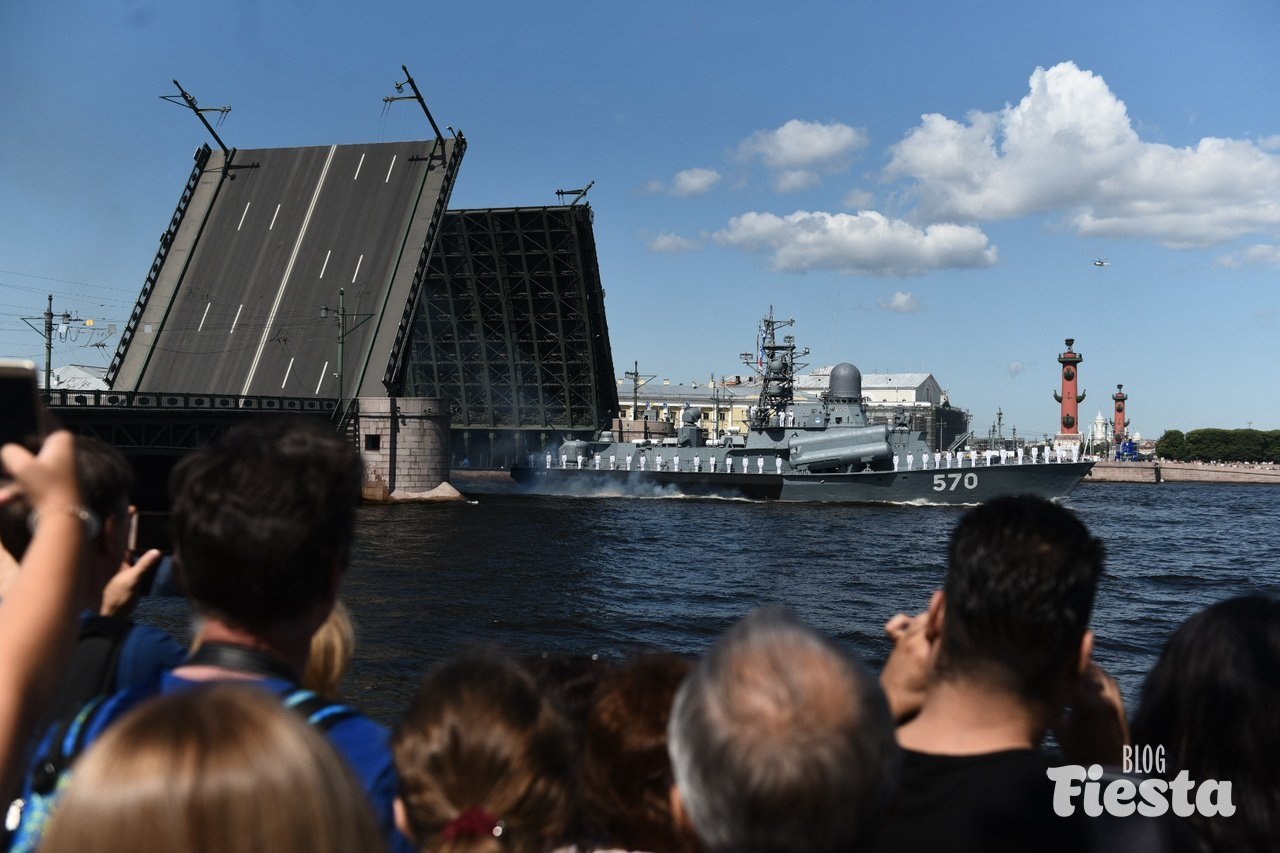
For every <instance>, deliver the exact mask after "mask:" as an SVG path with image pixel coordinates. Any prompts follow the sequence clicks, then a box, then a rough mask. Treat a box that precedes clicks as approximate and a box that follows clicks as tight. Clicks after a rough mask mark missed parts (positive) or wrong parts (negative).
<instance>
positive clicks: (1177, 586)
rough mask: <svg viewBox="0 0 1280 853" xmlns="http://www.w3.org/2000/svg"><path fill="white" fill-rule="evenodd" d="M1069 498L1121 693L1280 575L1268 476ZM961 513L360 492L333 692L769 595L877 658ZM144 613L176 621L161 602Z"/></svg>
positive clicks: (1276, 501) (641, 643) (397, 689)
mask: <svg viewBox="0 0 1280 853" xmlns="http://www.w3.org/2000/svg"><path fill="white" fill-rule="evenodd" d="M1067 506H1069V507H1070V508H1071V509H1073V510H1075V511H1076V512H1078V513H1079V515H1080V517H1081V518H1082V519H1083V520H1084V522H1085V523H1086V524H1087V525H1088V526H1089V528H1090V529H1091V530H1092V531H1093V532H1094V534H1095V535H1097V536H1099V537H1100V538H1101V539H1102V540H1103V542H1104V543H1105V544H1106V547H1107V552H1108V559H1107V574H1106V576H1105V577H1104V579H1103V582H1102V586H1101V590H1100V593H1099V597H1098V602H1097V606H1096V608H1095V612H1094V627H1095V630H1096V631H1097V634H1098V643H1097V652H1096V657H1097V659H1098V660H1099V662H1100V663H1101V664H1102V665H1103V666H1104V667H1105V668H1107V669H1108V670H1109V671H1110V672H1112V674H1114V675H1115V676H1116V677H1117V678H1118V679H1119V680H1120V683H1121V686H1122V688H1123V690H1124V692H1125V696H1126V699H1127V700H1128V702H1129V705H1130V708H1131V709H1132V706H1133V704H1134V703H1135V702H1136V700H1137V696H1138V689H1139V687H1140V685H1141V681H1142V678H1143V676H1144V675H1145V673H1146V671H1147V670H1148V669H1149V668H1150V666H1151V664H1152V663H1153V662H1154V661H1155V658H1156V656H1157V654H1158V653H1159V650H1160V648H1161V646H1162V645H1163V643H1164V641H1165V640H1166V639H1167V638H1168V636H1169V634H1170V633H1171V632H1172V630H1173V629H1174V628H1175V627H1176V626H1177V625H1178V624H1179V623H1180V622H1182V620H1184V619H1185V618H1186V617H1188V616H1190V615H1191V614H1192V613H1194V612H1196V611H1197V610H1200V609H1202V608H1203V607H1205V606H1207V605H1208V604H1211V603H1213V602H1215V601H1219V600H1221V599H1224V598H1229V597H1231V596H1233V595H1239V594H1243V593H1247V592H1257V591H1265V592H1271V593H1276V592H1280V489H1277V488H1272V487H1267V486H1235V485H1232V486H1216V485H1189V484H1187V485H1184V484H1163V485H1159V486H1156V485H1110V484H1107V485H1104V484H1085V485H1082V486H1081V487H1080V488H1079V489H1077V490H1076V492H1075V494H1074V495H1073V496H1072V498H1071V499H1070V500H1069V501H1068V503H1067ZM962 513H963V510H962V509H956V508H944V507H851V506H834V505H826V504H778V503H752V502H746V501H732V500H704V499H688V498H655V499H643V498H559V497H527V496H487V495H486V496H480V497H478V498H477V499H476V500H475V501H474V502H471V503H466V504H448V505H431V504H418V505H401V506H366V507H362V508H361V509H360V515H359V522H358V533H357V537H358V541H357V544H356V549H355V553H354V555H353V558H352V567H351V570H350V572H349V574H348V577H347V579H346V582H345V586H344V590H343V596H344V598H345V599H346V601H347V603H348V605H349V606H350V608H351V611H352V614H353V616H354V618H355V619H356V626H357V632H358V647H357V655H356V661H355V664H354V665H353V668H352V671H351V673H350V675H349V676H348V679H347V684H346V688H347V695H348V697H349V698H350V699H351V700H352V701H353V702H354V703H355V704H358V705H359V706H360V707H362V708H363V709H364V710H366V711H367V712H368V713H370V714H371V715H372V716H375V717H377V718H379V719H381V720H383V721H384V722H393V721H394V720H395V719H396V718H397V717H398V715H399V714H400V712H401V710H402V709H403V707H404V706H405V704H406V703H407V702H408V700H409V698H410V697H411V696H412V694H413V691H414V689H415V687H416V684H417V680H418V677H419V676H420V675H421V674H422V673H423V672H424V671H425V670H426V669H427V668H429V667H430V666H431V665H432V664H433V663H435V662H436V661H438V660H440V659H441V658H443V657H445V656H448V655H450V654H452V653H454V652H456V651H458V650H460V649H463V648H465V647H467V646H469V645H471V644H475V643H497V644H500V645H502V646H504V647H507V648H509V649H511V650H512V651H514V652H516V653H518V654H522V655H524V654H540V653H549V654H558V653H567V654H574V655H592V654H595V655H599V656H600V657H602V658H606V659H612V658H621V657H624V656H626V655H628V654H631V653H633V652H637V651H642V650H646V649H655V648H658V649H668V650H674V651H678V652H685V653H692V654H696V653H700V652H702V651H703V650H704V649H705V648H706V647H707V646H708V645H709V644H710V643H711V641H712V640H713V639H714V638H715V637H716V636H717V635H718V634H720V633H721V632H722V631H723V630H724V629H725V628H726V627H728V626H729V625H730V624H731V623H732V622H733V621H734V620H736V619H737V618H738V617H740V616H741V615H743V614H744V613H746V612H748V611H749V610H751V609H752V608H754V607H757V606H759V605H762V604H769V603H776V604H785V605H787V606H789V607H791V608H793V609H795V610H796V611H798V612H799V614H800V615H801V616H802V617H803V618H804V619H805V620H806V621H808V622H809V623H810V624H812V625H814V626H815V627H817V628H818V629H819V630H822V631H824V632H826V633H828V634H830V635H831V636H834V637H837V638H839V639H840V640H841V641H843V642H846V643H848V644H849V645H850V646H852V647H853V648H854V649H855V650H857V652H858V653H859V654H860V655H862V656H863V658H864V659H866V660H867V661H868V662H870V663H871V664H872V665H873V666H874V667H876V668H878V667H879V665H880V663H881V662H882V661H883V660H884V658H885V656H886V655H887V654H888V644H887V642H886V641H885V639H884V635H883V632H882V626H883V624H884V622H885V620H886V619H887V618H888V617H889V616H891V615H893V614H894V613H895V612H898V611H900V610H901V611H907V612H916V611H918V610H920V609H922V608H923V607H924V606H925V605H926V604H927V603H928V599H929V595H930V593H931V592H932V591H933V590H934V589H935V588H937V587H938V586H939V585H940V583H941V580H942V574H943V567H944V565H945V559H946V542H947V537H948V535H949V534H950V531H951V528H952V527H953V525H954V524H955V522H956V520H957V519H958V518H959V517H960V515H961V514H962ZM148 612H149V613H150V614H151V616H152V618H153V619H154V620H155V621H158V622H161V623H165V622H172V621H173V620H174V619H175V618H178V619H180V617H178V616H177V615H176V614H175V613H174V611H172V610H171V609H170V608H169V607H166V606H163V605H158V604H152V605H151V606H150V607H149V608H148Z"/></svg>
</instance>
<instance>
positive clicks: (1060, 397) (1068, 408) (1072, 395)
mask: <svg viewBox="0 0 1280 853" xmlns="http://www.w3.org/2000/svg"><path fill="white" fill-rule="evenodd" d="M1075 342H1076V340H1075V338H1067V351H1066V352H1064V353H1062V354H1061V355H1059V356H1058V363H1059V364H1061V365H1062V393H1061V394H1059V393H1058V392H1057V391H1054V392H1053V399H1055V400H1057V401H1058V402H1059V403H1061V404H1062V420H1061V423H1060V425H1061V427H1062V429H1061V430H1060V431H1059V432H1058V436H1057V440H1058V441H1059V442H1062V443H1066V442H1075V443H1079V442H1080V404H1081V403H1083V402H1084V392H1083V391H1081V392H1080V393H1079V394H1077V393H1076V384H1077V379H1078V376H1077V369H1076V366H1077V365H1079V364H1080V362H1082V361H1084V356H1082V355H1080V353H1078V352H1075V351H1074V350H1073V349H1072V347H1073V346H1074V345H1075Z"/></svg>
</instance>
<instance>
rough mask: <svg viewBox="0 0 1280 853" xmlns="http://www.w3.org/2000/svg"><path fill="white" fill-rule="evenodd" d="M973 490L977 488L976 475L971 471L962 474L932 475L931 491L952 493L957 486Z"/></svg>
mask: <svg viewBox="0 0 1280 853" xmlns="http://www.w3.org/2000/svg"><path fill="white" fill-rule="evenodd" d="M961 485H963V486H964V487H965V488H966V489H974V488H977V486H978V475H977V474H975V473H973V472H972V471H969V472H966V473H964V474H960V473H955V474H934V475H933V490H934V491H935V492H954V491H955V490H956V488H957V487H958V486H961Z"/></svg>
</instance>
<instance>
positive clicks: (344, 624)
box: [302, 599, 356, 699]
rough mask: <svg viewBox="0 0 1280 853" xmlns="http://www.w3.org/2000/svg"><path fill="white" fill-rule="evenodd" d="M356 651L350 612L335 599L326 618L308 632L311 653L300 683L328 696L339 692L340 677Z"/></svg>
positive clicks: (337, 694) (343, 676)
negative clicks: (311, 632) (315, 628)
mask: <svg viewBox="0 0 1280 853" xmlns="http://www.w3.org/2000/svg"><path fill="white" fill-rule="evenodd" d="M355 650H356V632H355V627H354V626H353V625H352V624H351V612H350V611H348V610H347V606H346V605H345V604H343V603H342V600H341V599H338V601H336V602H334V605H333V610H331V611H329V618H328V619H326V620H324V624H323V625H321V626H320V630H318V631H316V632H315V633H314V634H312V635H311V653H310V654H309V655H308V656H307V668H306V671H304V672H303V673H302V686H303V687H305V688H307V689H308V690H314V691H315V692H317V693H319V694H320V695H321V696H327V697H329V698H330V699H334V698H337V697H338V696H339V695H341V690H342V679H343V678H345V677H346V675H347V667H349V666H350V665H351V658H352V656H353V655H354V654H355Z"/></svg>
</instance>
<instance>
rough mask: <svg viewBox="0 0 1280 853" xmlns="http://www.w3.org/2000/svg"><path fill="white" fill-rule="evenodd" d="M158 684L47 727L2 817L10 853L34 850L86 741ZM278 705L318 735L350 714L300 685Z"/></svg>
mask: <svg viewBox="0 0 1280 853" xmlns="http://www.w3.org/2000/svg"><path fill="white" fill-rule="evenodd" d="M158 686H159V685H152V686H149V687H146V688H141V687H138V688H133V689H131V690H126V691H123V692H121V693H117V694H116V695H114V696H110V697H107V696H98V697H96V698H94V699H91V700H90V701H89V702H88V703H87V704H86V705H85V706H84V707H82V708H81V709H80V710H79V712H77V713H76V714H75V715H73V716H71V717H69V718H67V719H64V720H62V721H60V722H56V723H54V725H52V726H51V727H50V729H49V733H48V734H47V735H46V736H45V739H44V740H43V741H42V742H41V746H40V749H39V751H38V753H37V758H36V760H35V761H34V762H33V763H32V765H31V768H32V769H31V772H30V773H29V774H28V776H27V781H26V783H25V784H24V786H23V792H22V796H21V797H19V798H18V799H16V800H14V801H13V802H12V803H11V804H10V805H9V811H8V813H7V814H6V815H5V822H4V829H5V834H6V835H7V837H8V844H9V850H10V853H31V851H35V850H36V849H37V848H38V847H39V844H40V839H41V838H42V837H43V836H44V832H45V829H46V828H47V827H48V824H49V820H50V819H51V818H52V817H53V812H54V809H56V808H57V805H58V801H59V800H60V799H61V797H62V794H63V792H64V791H65V790H66V788H67V785H68V784H70V782H71V770H72V765H73V764H74V763H75V760H76V759H77V758H78V757H79V756H80V754H81V753H82V752H84V750H85V748H86V747H87V746H88V745H89V744H90V743H91V742H92V741H91V739H90V738H91V737H92V738H93V739H96V738H97V736H98V735H99V734H101V733H102V731H103V730H104V729H105V728H106V727H107V725H109V724H110V723H111V722H113V721H114V720H116V719H117V718H119V717H121V716H122V715H124V714H125V713H126V712H128V711H129V710H130V709H131V708H133V707H134V706H135V705H137V704H139V703H140V702H142V701H143V700H145V699H149V698H151V697H152V696H155V695H157V688H158ZM280 701H281V703H282V704H283V705H284V706H285V707H286V708H291V709H293V710H294V711H297V712H298V713H299V714H301V715H302V717H303V718H304V719H305V720H306V721H307V722H308V723H309V724H310V725H312V726H314V727H315V728H316V729H318V730H319V731H321V732H324V731H328V729H329V728H331V727H332V726H334V725H336V724H337V723H339V722H341V721H342V720H345V719H348V718H349V717H354V716H355V715H356V710H355V709H354V708H351V707H349V706H347V705H343V704H341V703H338V702H333V701H331V700H329V699H325V698H324V697H323V696H320V695H319V694H317V693H315V692H314V691H311V690H306V689H303V688H300V687H295V688H291V689H289V690H287V691H285V692H284V693H282V694H280Z"/></svg>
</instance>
